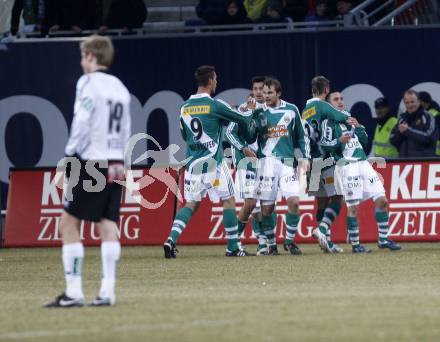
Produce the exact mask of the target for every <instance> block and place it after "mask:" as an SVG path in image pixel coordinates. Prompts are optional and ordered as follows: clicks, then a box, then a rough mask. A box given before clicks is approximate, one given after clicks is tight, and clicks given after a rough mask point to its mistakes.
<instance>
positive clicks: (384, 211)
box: [373, 196, 401, 251]
mask: <svg viewBox="0 0 440 342" xmlns="http://www.w3.org/2000/svg"><path fill="white" fill-rule="evenodd" d="M373 200H374V206H375V207H376V222H377V227H378V231H379V239H378V247H379V248H388V249H390V250H392V251H395V250H399V249H401V247H400V245H398V244H397V243H395V242H394V241H392V240H390V239H388V233H389V229H390V226H389V223H388V219H389V217H388V202H387V199H386V197H385V196H380V197H378V198H373Z"/></svg>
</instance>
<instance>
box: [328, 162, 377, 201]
mask: <svg viewBox="0 0 440 342" xmlns="http://www.w3.org/2000/svg"><path fill="white" fill-rule="evenodd" d="M335 181H336V182H335V186H336V192H337V194H338V195H342V196H343V197H344V201H345V202H346V203H347V206H348V207H351V206H354V205H358V204H359V203H361V202H364V201H366V200H368V199H370V198H372V199H373V200H376V199H377V198H379V197H382V196H385V188H384V187H383V184H382V182H381V180H380V178H379V176H378V174H377V173H376V171H374V169H373V167H372V166H371V165H370V163H369V162H368V161H366V160H362V161H359V162H355V163H349V164H347V165H344V166H338V165H336V167H335Z"/></svg>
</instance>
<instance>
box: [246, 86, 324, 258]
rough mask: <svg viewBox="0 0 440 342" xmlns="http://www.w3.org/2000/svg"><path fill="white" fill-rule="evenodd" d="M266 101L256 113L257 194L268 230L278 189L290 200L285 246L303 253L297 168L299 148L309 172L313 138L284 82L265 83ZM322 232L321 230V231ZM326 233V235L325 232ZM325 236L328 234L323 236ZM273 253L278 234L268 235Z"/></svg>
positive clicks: (300, 162) (270, 249)
mask: <svg viewBox="0 0 440 342" xmlns="http://www.w3.org/2000/svg"><path fill="white" fill-rule="evenodd" d="M263 91H264V99H265V104H264V105H263V107H262V108H260V109H257V110H256V111H255V112H254V118H255V119H256V121H257V131H258V152H257V156H258V158H260V160H259V165H258V171H257V184H258V185H257V189H256V194H257V195H256V196H257V198H258V199H260V200H261V212H262V214H263V220H262V225H263V228H264V230H265V231H266V230H268V229H267V227H272V225H273V222H272V213H273V211H274V208H275V202H276V200H277V194H278V191H279V190H280V191H281V195H282V196H283V197H284V198H286V200H287V206H288V210H287V214H286V227H287V231H286V239H285V241H284V249H285V250H286V251H289V252H290V253H291V254H296V255H297V254H301V250H300V249H299V247H298V246H297V245H296V244H295V243H294V237H295V233H296V231H297V229H298V223H299V191H300V185H299V180H298V173H297V170H296V167H297V166H298V160H297V159H296V158H295V154H294V150H295V147H297V148H299V149H300V150H301V152H302V155H303V158H304V159H301V160H299V167H300V168H303V169H305V170H306V171H307V169H308V166H309V161H308V159H309V158H310V146H309V139H308V137H307V135H306V134H304V127H303V124H302V121H301V116H300V114H299V111H298V108H297V107H296V106H295V105H293V104H291V103H287V102H285V101H283V100H282V99H281V93H282V88H281V83H280V82H279V81H278V80H276V79H272V78H268V79H266V81H265V82H264V89H263ZM317 231H318V233H319V230H317ZM321 235H322V234H321ZM323 238H324V239H325V236H323ZM268 243H269V253H270V254H271V255H276V254H278V253H277V247H276V241H275V236H273V237H272V236H271V237H269V236H268Z"/></svg>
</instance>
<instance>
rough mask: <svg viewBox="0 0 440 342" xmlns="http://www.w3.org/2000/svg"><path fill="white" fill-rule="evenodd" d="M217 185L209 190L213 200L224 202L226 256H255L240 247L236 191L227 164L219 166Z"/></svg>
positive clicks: (216, 177)
mask: <svg viewBox="0 0 440 342" xmlns="http://www.w3.org/2000/svg"><path fill="white" fill-rule="evenodd" d="M211 183H212V184H215V185H214V186H213V187H212V188H210V189H209V190H208V194H209V197H210V198H211V200H214V199H218V198H219V199H221V200H222V202H223V227H224V228H225V232H226V240H227V247H226V254H225V255H226V256H227V257H242V256H251V255H253V254H251V253H248V252H246V251H245V250H241V249H239V247H238V241H239V235H238V219H237V214H236V209H235V197H234V196H235V190H234V183H233V180H232V176H231V172H230V170H229V168H228V166H227V164H226V163H225V162H223V163H221V164H220V165H218V166H217V171H216V176H215V181H213V182H211Z"/></svg>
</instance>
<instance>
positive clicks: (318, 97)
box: [302, 76, 353, 253]
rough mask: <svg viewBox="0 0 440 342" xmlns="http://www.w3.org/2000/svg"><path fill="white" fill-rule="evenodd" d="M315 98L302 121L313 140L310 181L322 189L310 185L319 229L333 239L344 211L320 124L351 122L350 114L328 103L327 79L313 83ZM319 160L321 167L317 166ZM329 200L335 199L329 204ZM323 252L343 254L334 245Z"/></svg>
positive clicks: (328, 82) (317, 78)
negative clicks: (333, 228) (332, 230)
mask: <svg viewBox="0 0 440 342" xmlns="http://www.w3.org/2000/svg"><path fill="white" fill-rule="evenodd" d="M311 86H312V95H313V98H311V99H309V100H307V103H306V106H305V108H304V110H303V112H302V117H303V119H304V120H305V121H306V123H305V128H306V130H307V132H308V135H309V137H310V144H311V156H312V158H313V164H312V170H311V178H310V181H311V182H313V181H317V182H319V188H318V189H313V188H312V187H311V185H313V184H310V181H309V194H311V195H314V196H316V197H317V201H318V210H317V217H316V218H317V221H318V223H319V226H318V229H319V230H320V232H321V233H323V234H325V235H326V236H327V237H329V236H330V232H329V231H328V230H329V227H330V226H331V225H332V223H333V221H334V220H335V219H336V216H337V215H339V212H340V210H341V204H340V201H338V200H337V198H334V195H335V194H336V193H335V191H334V184H333V172H334V169H333V168H332V165H333V164H334V163H333V160H331V159H330V158H328V157H329V156H328V155H326V154H325V153H324V151H323V150H322V149H321V148H320V146H319V141H320V139H321V123H322V121H323V120H325V119H332V120H334V121H336V122H346V121H347V122H352V120H353V118H351V116H350V113H349V112H347V111H345V110H340V109H337V108H335V107H333V106H332V105H331V104H329V103H328V102H327V101H326V98H327V95H328V94H329V93H330V81H329V80H328V79H326V78H325V77H324V76H316V77H314V78H313V79H312V82H311ZM318 160H320V161H321V163H318ZM327 197H333V199H332V200H331V201H328V200H327V199H326V198H327ZM320 245H321V247H323V246H324V248H323V249H324V250H325V251H327V252H330V253H340V252H342V249H341V248H340V247H338V246H336V245H334V244H333V243H332V242H331V241H330V243H328V241H327V242H326V243H324V244H322V243H320Z"/></svg>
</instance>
